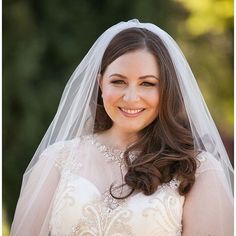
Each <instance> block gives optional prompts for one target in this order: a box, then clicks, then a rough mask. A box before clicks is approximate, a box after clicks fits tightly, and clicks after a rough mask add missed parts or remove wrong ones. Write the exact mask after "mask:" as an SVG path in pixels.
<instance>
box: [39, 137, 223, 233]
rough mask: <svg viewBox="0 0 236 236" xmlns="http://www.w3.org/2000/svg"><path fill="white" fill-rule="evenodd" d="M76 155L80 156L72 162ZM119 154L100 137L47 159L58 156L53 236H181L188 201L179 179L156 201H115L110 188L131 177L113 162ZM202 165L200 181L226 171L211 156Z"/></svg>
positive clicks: (55, 149)
mask: <svg viewBox="0 0 236 236" xmlns="http://www.w3.org/2000/svg"><path fill="white" fill-rule="evenodd" d="M72 149H73V154H74V155H73V157H71V156H70V157H69V159H68V153H69V152H71V151H72ZM119 152H120V153H119ZM114 153H115V155H114ZM119 154H121V155H122V152H121V151H119V150H110V149H109V148H108V147H106V146H105V145H103V144H101V143H99V142H98V141H97V140H96V138H95V136H87V137H84V138H82V139H81V138H80V139H79V138H77V139H73V140H71V141H67V142H59V143H56V144H54V145H52V146H51V147H49V148H48V149H47V150H46V151H45V152H44V153H43V157H45V158H50V157H49V156H56V159H55V173H56V172H57V176H58V179H57V181H56V182H57V183H58V186H57V188H56V191H55V195H54V200H53V204H52V206H51V208H52V210H51V214H50V215H51V216H50V220H49V226H48V228H49V231H50V235H51V236H60V235H61V236H62V235H63V236H65V235H68V236H69V235H70V236H72V235H87V236H88V235H93V236H95V235H96V236H113V235H117V236H118V235H122V236H123V235H124V236H125V235H135V236H139V235H140V236H143V235H150V236H152V235H158V236H170V235H172V236H180V235H181V231H182V213H183V205H184V200H185V198H184V196H181V195H179V193H178V185H179V181H178V180H177V179H175V178H174V179H172V180H171V181H170V182H169V183H167V184H162V185H161V186H160V187H159V188H158V190H157V191H156V192H155V193H154V194H153V195H151V196H145V195H143V193H141V192H138V193H134V194H132V195H131V196H130V197H128V198H127V199H125V200H116V199H114V198H112V197H111V195H110V194H109V192H108V191H107V190H108V189H107V188H109V187H110V185H111V183H114V182H116V183H117V184H118V183H120V182H121V179H122V174H121V171H125V166H124V165H121V168H120V167H119V166H120V165H119V164H120V161H121V159H119V158H117V159H116V158H112V157H117V156H119ZM121 155H120V156H121ZM198 160H199V161H200V162H199V168H198V170H197V173H196V176H197V178H198V176H199V175H201V174H203V173H204V172H206V171H212V170H213V171H214V172H216V173H217V172H220V171H221V170H220V166H219V164H218V163H217V161H216V160H215V158H213V157H211V156H210V155H209V154H207V153H202V154H201V155H199V156H198ZM42 161H43V158H42ZM213 163H214V165H213ZM59 176H60V177H59ZM45 195H47V192H45Z"/></svg>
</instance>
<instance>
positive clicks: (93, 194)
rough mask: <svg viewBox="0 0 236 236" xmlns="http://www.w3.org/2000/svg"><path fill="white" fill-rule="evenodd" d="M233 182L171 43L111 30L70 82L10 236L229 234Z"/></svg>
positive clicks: (156, 31) (141, 27) (162, 37)
mask: <svg viewBox="0 0 236 236" xmlns="http://www.w3.org/2000/svg"><path fill="white" fill-rule="evenodd" d="M232 173H233V171H232V166H231V164H230V162H229V160H228V156H227V153H226V152H225V149H224V146H223V144H222V142H221V139H220V136H219V134H218V132H217V129H216V127H215V125H214V122H213V120H212V118H211V116H210V114H209V112H208V109H207V107H206V105H205V102H204V100H203V98H202V96H201V93H200V91H199V89H198V86H197V84H196V81H195V78H194V76H193V74H192V72H191V69H190V67H189V66H188V64H187V62H186V60H185V58H184V56H183V54H182V52H181V51H180V49H179V48H178V46H177V45H176V43H175V41H174V40H173V39H172V38H171V37H170V36H169V35H168V34H167V33H166V32H164V31H163V30H161V29H160V28H158V27H157V26H155V25H153V24H149V23H140V22H138V21H137V20H132V21H128V22H121V23H119V24H117V25H114V26H112V27H111V28H109V29H108V30H107V31H105V32H104V33H103V34H102V35H101V36H100V37H99V38H98V40H97V41H96V42H95V44H94V45H93V47H92V48H91V49H90V51H89V52H88V54H87V55H86V56H85V58H84V59H83V61H82V62H81V63H80V64H79V66H78V67H77V68H76V70H75V72H74V73H73V75H72V77H71V78H70V80H69V81H68V84H67V86H66V88H65V91H64V93H63V96H62V99H61V102H60V105H59V108H58V111H57V114H56V116H55V118H54V120H53V122H52V124H51V125H50V127H49V129H48V131H47V133H46V135H45V137H44V139H43V140H42V142H41V144H40V146H39V148H38V149H37V151H36V153H35V156H34V157H33V159H32V161H31V163H30V164H29V166H28V168H27V170H26V172H25V174H24V178H23V183H22V189H21V194H20V197H19V200H18V204H17V208H16V213H15V217H14V221H13V224H12V228H11V235H19V236H21V235H24V236H30V235H45V236H46V235H49V234H50V235H52V236H54V235H55V236H59V235H96V236H97V235H98V236H111V235H124V236H125V235H136V236H139V235H140V236H143V235H150V236H151V235H153V236H154V235H155V236H156V235H158V236H170V235H171V236H180V235H183V236H189V235H191V236H205V235H215V236H222V235H233V208H232V206H233V197H232V189H231V177H232Z"/></svg>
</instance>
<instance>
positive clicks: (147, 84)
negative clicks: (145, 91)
mask: <svg viewBox="0 0 236 236" xmlns="http://www.w3.org/2000/svg"><path fill="white" fill-rule="evenodd" d="M142 85H144V86H155V85H156V84H154V83H150V82H143V83H142Z"/></svg>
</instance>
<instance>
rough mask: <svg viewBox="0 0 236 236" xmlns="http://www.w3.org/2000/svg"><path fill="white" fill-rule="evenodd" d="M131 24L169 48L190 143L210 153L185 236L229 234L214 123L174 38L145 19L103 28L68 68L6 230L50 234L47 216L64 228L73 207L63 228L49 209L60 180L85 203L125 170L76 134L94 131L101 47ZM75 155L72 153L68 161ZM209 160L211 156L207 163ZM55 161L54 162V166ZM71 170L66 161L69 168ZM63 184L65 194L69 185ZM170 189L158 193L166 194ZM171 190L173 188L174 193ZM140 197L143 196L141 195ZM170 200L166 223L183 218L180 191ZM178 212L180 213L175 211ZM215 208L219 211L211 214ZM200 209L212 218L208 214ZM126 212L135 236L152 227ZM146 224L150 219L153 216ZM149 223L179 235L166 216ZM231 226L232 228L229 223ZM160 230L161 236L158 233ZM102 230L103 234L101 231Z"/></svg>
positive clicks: (188, 207)
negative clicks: (70, 71) (70, 69)
mask: <svg viewBox="0 0 236 236" xmlns="http://www.w3.org/2000/svg"><path fill="white" fill-rule="evenodd" d="M131 27H138V28H145V29H147V30H150V31H152V32H153V33H155V34H156V35H158V36H159V37H160V38H161V40H162V41H163V43H164V44H165V46H166V47H167V49H168V52H169V54H170V56H171V59H172V62H173V65H174V67H175V69H176V73H177V77H178V82H179V85H180V89H181V93H182V96H183V99H184V104H185V108H186V111H187V114H188V118H189V121H190V124H191V131H192V134H193V139H194V147H195V149H196V150H203V151H205V152H204V153H207V154H206V156H207V158H206V159H207V161H206V163H208V164H206V167H205V169H206V170H205V171H203V172H202V173H201V174H200V175H199V177H197V180H196V183H195V184H194V188H193V190H192V191H191V192H190V193H189V195H188V196H186V201H185V207H184V214H183V219H184V221H183V225H184V227H183V235H191V236H194V235H201V234H202V235H208V234H212V235H213V233H215V235H230V234H229V233H228V232H229V231H230V229H229V228H228V222H231V220H232V217H231V212H232V211H231V209H232V185H231V184H232V181H233V180H232V176H233V169H232V166H231V164H230V162H229V159H228V156H227V153H226V151H225V148H224V146H223V144H222V141H221V138H220V136H219V134H218V131H217V129H216V127H215V124H214V121H213V120H212V118H211V115H210V114H209V111H208V109H207V106H206V104H205V102H204V99H203V98H202V95H201V93H200V91H199V88H198V85H197V83H196V81H195V78H194V76H193V74H192V72H191V69H190V67H189V65H188V63H187V61H186V59H185V57H184V56H183V55H182V52H181V50H180V49H179V47H178V46H177V45H176V43H175V41H174V40H173V39H172V38H171V37H170V36H169V35H168V34H167V33H166V32H164V31H163V30H161V29H160V28H159V27H157V26H155V25H153V24H149V23H140V22H138V21H137V20H132V21H128V22H121V23H119V24H117V25H114V26H112V27H111V28H109V29H108V30H106V31H105V32H104V33H103V34H102V35H101V36H100V37H99V38H98V39H97V41H96V42H95V43H94V45H93V46H92V48H91V49H90V50H89V52H88V54H87V55H86V56H85V58H84V59H83V60H82V62H81V63H80V64H79V65H78V67H77V68H76V70H75V72H74V73H73V74H72V76H71V78H70V80H69V81H68V83H67V85H66V87H65V90H64V92H63V95H62V98H61V101H60V104H59V107H58V110H57V113H56V115H55V117H54V119H53V121H52V123H51V125H50V127H49V128H48V130H47V132H46V134H45V136H44V138H43V140H42V141H41V143H40V145H39V147H38V149H37V150H36V152H35V154H34V157H33V158H32V160H31V162H30V164H29V166H28V168H27V170H26V171H25V174H24V176H23V181H22V188H21V193H20V197H19V200H18V204H17V208H16V212H15V217H14V221H13V224H12V228H11V235H14V236H15V235H19V236H22V235H24V236H27V235H29V236H37V235H48V233H49V222H51V224H50V225H51V227H52V233H53V230H56V229H57V227H62V225H64V224H65V225H68V228H69V225H70V224H72V222H71V223H70V222H67V221H70V219H69V218H71V219H72V217H71V215H68V214H70V213H68V212H67V210H68V209H67V207H65V208H64V209H63V210H62V211H61V212H63V215H64V217H65V218H63V223H61V224H62V225H61V226H60V225H58V223H55V224H53V219H54V220H55V222H56V215H55V214H53V217H51V216H52V215H51V214H52V209H53V212H54V213H55V212H56V211H57V209H58V208H57V206H55V201H54V200H55V199H57V200H56V201H57V202H59V205H60V204H62V202H64V198H63V196H64V195H63V194H64V193H63V192H62V193H60V191H59V190H60V188H63V181H64V187H65V184H66V181H69V180H70V181H71V182H70V181H69V182H67V183H68V184H69V183H70V184H72V183H73V186H72V187H73V188H75V189H76V190H75V191H76V193H77V194H79V195H80V196H77V198H74V201H75V202H78V201H81V200H80V199H85V198H86V199H87V201H89V199H92V195H93V194H96V193H97V195H98V196H99V195H100V193H102V192H103V191H104V190H105V188H107V187H109V186H110V184H111V183H112V182H113V181H116V182H118V183H120V180H121V178H122V176H124V175H123V174H124V173H125V172H124V171H125V170H123V173H122V172H121V170H120V168H118V167H117V165H116V164H117V163H116V164H115V163H113V164H111V163H104V160H103V158H100V157H101V154H99V153H98V152H96V150H95V149H94V147H93V146H92V147H90V148H88V147H87V146H84V145H81V146H80V148H79V147H76V141H75V140H77V139H79V137H82V136H84V135H87V134H92V133H93V132H94V131H93V128H94V126H93V124H94V119H95V112H96V108H97V93H98V82H97V75H98V74H99V72H100V66H101V61H102V57H103V54H104V51H105V50H106V48H107V46H108V44H109V42H110V41H111V40H112V38H113V37H114V36H115V35H116V34H117V33H119V32H120V31H122V30H125V29H128V28H131ZM74 145H75V146H74ZM75 147H76V148H75ZM62 156H63V157H64V158H66V159H67V160H68V162H67V161H66V162H65V163H64V165H65V166H66V165H67V164H68V165H69V163H70V160H76V162H80V163H81V164H82V167H81V168H79V169H78V170H76V171H75V172H76V173H78V174H77V175H78V176H79V177H77V176H75V175H69V174H68V176H67V175H64V174H62V172H60V171H59V170H58V167H57V166H58V165H60V164H58V160H59V159H58V158H60V157H62ZM74 157H77V158H76V159H73V158H74ZM208 159H210V160H211V161H208ZM55 163H57V166H56V164H55ZM216 163H217V165H216ZM77 167H78V165H75V168H77ZM70 168H71V167H69V169H70ZM73 168H74V167H73ZM117 168H118V169H117ZM200 168H201V167H200ZM70 172H71V171H70ZM70 172H68V173H70ZM63 173H64V172H63ZM84 181H85V182H86V183H87V189H85V190H84V191H82V190H81V189H78V186H80V185H82V184H83V183H84ZM95 186H96V187H95ZM96 189H97V190H96ZM209 189H210V190H211V191H210V192H209ZM67 190H68V189H67ZM67 190H66V192H65V195H66V193H67V192H68V191H69V190H68V191H67ZM167 192H169V191H167ZM167 192H166V193H162V194H167V195H168V193H167ZM171 193H173V194H174V191H172V192H171ZM138 196H141V194H139V195H138ZM155 196H158V198H159V197H160V199H161V200H160V201H164V199H166V198H167V199H168V198H169V196H171V194H170V195H168V197H163V195H161V194H159V193H158V192H157V193H155V194H154V195H153V196H150V197H146V196H145V198H147V199H148V198H154V197H155ZM59 197H62V202H60V200H58V199H59ZM131 198H132V196H131ZM134 198H135V197H134ZM140 198H141V197H137V198H136V200H137V202H139V201H140V202H139V203H137V202H136V204H137V207H138V206H139V204H140V207H141V208H142V209H143V210H145V209H146V208H147V206H148V205H147V202H146V201H147V200H144V198H142V199H140ZM174 199H175V200H176V201H177V202H179V205H178V206H177V205H176V206H175V207H173V208H172V209H171V210H170V211H171V214H172V215H171V214H169V213H167V208H165V210H164V208H163V211H161V212H160V214H164V215H162V218H161V219H160V217H158V219H159V220H160V221H165V219H166V218H165V217H166V215H167V216H168V217H167V220H170V219H172V220H173V221H175V222H177V223H176V224H177V225H178V224H179V223H180V218H179V215H181V213H182V210H181V209H182V208H181V201H182V200H180V199H181V198H180V196H178V195H177V194H176V195H175V197H174ZM72 200H73V199H72ZM133 202H134V200H130V205H129V209H130V210H134V207H135V206H132V207H131V205H132V204H131V203H133ZM144 202H145V203H144ZM76 204H77V203H76ZM78 204H80V203H78ZM78 204H77V205H76V206H77V207H78V208H79V207H81V209H82V207H83V206H82V205H83V204H82V203H81V204H82V205H80V206H78ZM84 204H85V202H84ZM202 206H203V207H202ZM165 207H166V206H165ZM212 207H213V209H215V212H212ZM141 208H140V209H141ZM126 209H128V208H126ZM175 211H176V212H178V213H176V214H175V213H174V212H175ZM216 212H217V214H215V213H216ZM74 214H75V216H74V217H75V218H76V217H78V215H76V213H74ZM78 214H79V215H81V214H80V210H78ZM155 214H156V213H155ZM158 214H159V213H158ZM203 214H204V215H205V216H209V219H208V217H205V216H204V215H203ZM173 215H175V217H173ZM177 215H178V216H177ZM67 217H68V218H67ZM131 218H132V220H131V221H132V223H131V221H130V222H127V224H128V226H129V227H130V228H131V231H133V232H134V234H137V235H139V234H138V233H136V232H137V229H136V227H141V228H142V229H143V230H145V229H146V230H149V228H148V227H145V226H146V223H142V222H145V221H143V218H142V217H141V216H140V218H135V216H133V217H131ZM141 218H142V219H141ZM154 218H155V217H153V219H154ZM73 219H74V218H73ZM191 219H192V220H191ZM203 219H204V220H203ZM74 220H76V219H74ZM73 222H74V221H73ZM150 222H153V221H152V220H150ZM197 222H200V223H201V225H200V226H199V224H198V223H197ZM226 222H227V227H226V224H225V223H226ZM148 224H149V223H148ZM150 224H153V225H152V227H151V226H150V227H151V228H152V229H153V231H152V232H155V230H156V228H155V227H157V228H158V229H157V230H160V232H164V231H165V230H164V229H166V228H167V231H165V233H166V234H163V235H173V232H175V234H177V233H176V232H177V231H174V230H179V228H178V227H177V226H175V227H174V226H173V224H172V225H171V226H170V225H169V224H168V223H166V222H165V223H163V225H162V226H161V227H159V226H158V224H159V223H156V225H154V223H150ZM161 224H162V223H161ZM194 224H195V226H194ZM167 225H168V226H167ZM215 225H217V227H215ZM229 225H230V227H231V224H229ZM169 226H170V228H169ZM65 227H66V226H65ZM177 228H178V229H177ZM226 228H227V229H226ZM63 230H64V229H63ZM65 230H66V231H65V232H66V233H65V234H67V233H68V234H70V231H67V229H65ZM135 230H136V231H135ZM150 230H151V229H150ZM171 230H172V231H171ZM63 232H64V231H63ZM139 232H142V231H139ZM171 232H172V234H171ZM185 232H186V233H185ZM190 232H191V233H190ZM212 232H213V233H212ZM168 233H169V234H168ZM153 234H155V233H153ZM159 234H160V235H161V233H159ZM95 235H96V234H95ZM100 235H102V233H101V232H100ZM117 235H119V234H117ZM150 235H151V233H150ZM177 235H178V234H177Z"/></svg>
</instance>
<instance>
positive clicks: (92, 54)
mask: <svg viewBox="0 0 236 236" xmlns="http://www.w3.org/2000/svg"><path fill="white" fill-rule="evenodd" d="M132 27H137V28H145V29H147V30H149V31H151V32H153V33H154V34H156V35H158V36H159V38H160V39H161V40H162V41H163V43H164V45H165V46H166V48H167V50H168V52H169V54H170V56H171V59H172V62H173V65H174V67H175V70H176V74H177V78H178V82H179V85H180V89H181V93H182V96H183V99H184V104H185V107H186V111H187V115H188V118H189V121H190V125H191V129H192V134H193V139H194V146H195V149H196V150H204V151H206V152H209V153H211V154H212V155H213V156H214V157H215V158H216V159H217V160H218V161H219V162H220V164H221V166H222V168H223V170H224V173H225V176H226V179H227V185H228V186H227V187H228V188H229V189H230V190H232V186H233V168H232V166H231V163H230V161H229V158H228V155H227V153H226V150H225V148H224V145H223V143H222V140H221V138H220V135H219V133H218V130H217V128H216V126H215V123H214V121H213V119H212V117H211V115H210V113H209V111H208V108H207V106H206V104H205V101H204V99H203V97H202V94H201V92H200V90H199V87H198V85H197V82H196V80H195V77H194V75H193V73H192V71H191V69H190V67H189V65H188V62H187V61H186V59H185V57H184V55H183V53H182V52H181V50H180V48H179V47H178V45H177V44H176V42H175V41H174V40H173V39H172V38H171V36H169V34H167V33H166V32H165V31H163V30H162V29H160V28H159V27H158V26H156V25H154V24H151V23H140V22H139V21H138V20H136V19H135V20H130V21H128V22H120V23H118V24H116V25H114V26H112V27H110V28H109V29H107V30H106V31H105V32H104V33H103V34H102V35H101V36H100V37H99V38H98V39H97V40H96V42H95V43H94V44H93V46H92V47H91V49H90V50H89V52H88V53H87V55H86V56H85V57H84V59H83V60H82V61H81V63H80V64H79V65H78V67H77V68H76V69H75V71H74V73H73V74H72V75H71V77H70V79H69V81H68V83H67V85H66V87H65V90H64V92H63V95H62V98H61V101H60V104H59V107H58V110H57V112H56V115H55V117H54V119H53V121H52V123H51V124H50V126H49V128H48V130H47V132H46V134H45V135H44V137H43V139H42V141H41V143H40V145H39V146H38V148H37V150H36V152H35V154H34V156H33V158H32V160H31V162H30V164H29V165H28V167H27V169H26V171H25V174H24V176H23V182H22V188H21V195H22V193H23V191H24V189H25V186H26V185H27V182H28V180H29V177H30V174H31V172H32V170H33V168H34V166H35V165H36V163H37V162H38V161H39V160H40V157H41V154H42V153H43V152H44V151H45V150H46V149H47V148H48V147H49V146H50V145H52V144H54V143H56V142H60V141H65V140H71V139H73V138H75V137H79V136H82V135H86V134H91V133H93V129H94V120H95V113H96V107H97V95H98V88H99V86H98V81H97V75H98V74H99V71H100V66H101V61H102V57H103V54H104V52H105V50H106V48H107V46H108V44H109V43H110V41H111V40H112V39H113V37H114V36H115V35H117V34H118V33H119V32H121V31H123V30H125V29H128V28H132ZM53 163H54V160H53V159H50V158H49V159H48V160H47V165H46V166H45V168H44V169H43V170H42V171H43V173H44V174H43V176H45V178H46V176H48V175H49V172H50V170H51V168H52V166H53ZM43 182H44V177H42V178H41V179H39V180H38V182H37V185H38V187H39V188H40V185H41V184H42V183H43ZM21 195H20V197H21ZM32 195H35V198H36V195H37V191H36V192H35V193H33V194H32ZM29 207H30V206H29Z"/></svg>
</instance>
